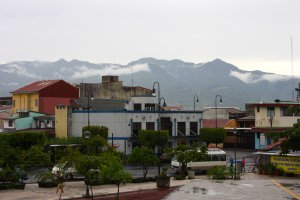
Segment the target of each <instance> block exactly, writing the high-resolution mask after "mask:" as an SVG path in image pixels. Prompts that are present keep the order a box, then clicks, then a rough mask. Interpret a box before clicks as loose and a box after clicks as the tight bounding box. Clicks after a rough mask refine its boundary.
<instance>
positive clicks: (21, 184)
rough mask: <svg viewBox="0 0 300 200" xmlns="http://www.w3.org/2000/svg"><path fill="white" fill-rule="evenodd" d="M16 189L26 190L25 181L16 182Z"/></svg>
mask: <svg viewBox="0 0 300 200" xmlns="http://www.w3.org/2000/svg"><path fill="white" fill-rule="evenodd" d="M14 185H15V189H19V190H24V188H25V185H26V184H25V183H15V184H14Z"/></svg>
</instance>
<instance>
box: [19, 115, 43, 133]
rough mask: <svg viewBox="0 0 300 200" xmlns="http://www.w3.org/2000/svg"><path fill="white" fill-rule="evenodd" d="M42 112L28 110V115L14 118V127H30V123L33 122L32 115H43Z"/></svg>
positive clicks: (21, 128) (20, 128)
mask: <svg viewBox="0 0 300 200" xmlns="http://www.w3.org/2000/svg"><path fill="white" fill-rule="evenodd" d="M45 115H46V114H43V113H36V112H29V117H22V118H16V119H15V128H16V130H23V129H28V128H32V124H33V123H35V121H34V119H33V118H34V117H38V116H45Z"/></svg>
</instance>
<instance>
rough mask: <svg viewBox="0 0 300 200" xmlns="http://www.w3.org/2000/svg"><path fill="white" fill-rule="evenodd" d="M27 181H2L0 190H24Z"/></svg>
mask: <svg viewBox="0 0 300 200" xmlns="http://www.w3.org/2000/svg"><path fill="white" fill-rule="evenodd" d="M24 188H25V183H1V184H0V190H8V189H20V190H24Z"/></svg>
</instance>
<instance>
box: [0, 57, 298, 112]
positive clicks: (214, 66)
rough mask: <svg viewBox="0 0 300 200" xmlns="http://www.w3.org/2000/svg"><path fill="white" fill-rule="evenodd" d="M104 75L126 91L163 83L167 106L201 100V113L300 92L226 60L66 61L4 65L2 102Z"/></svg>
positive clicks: (287, 82) (0, 73)
mask: <svg viewBox="0 0 300 200" xmlns="http://www.w3.org/2000/svg"><path fill="white" fill-rule="evenodd" d="M103 75H119V76H120V78H119V80H121V81H123V82H124V85H129V86H131V85H132V77H133V84H134V85H138V86H143V87H147V88H152V86H153V83H154V82H155V81H158V82H159V83H160V91H161V96H162V97H165V99H166V101H167V104H173V105H174V104H183V105H184V106H185V107H186V108H192V106H193V99H194V95H198V97H199V103H197V104H196V107H197V108H200V107H204V106H214V103H215V96H216V95H217V94H219V95H221V96H222V98H223V104H222V105H219V106H239V107H241V108H243V107H244V104H245V102H252V101H266V100H274V99H276V98H279V99H284V100H291V99H292V88H295V87H297V83H298V82H300V79H295V80H294V83H295V85H294V86H292V82H291V79H290V77H289V76H284V75H277V74H272V73H265V72H262V71H244V70H241V69H239V68H237V67H235V66H234V65H232V64H229V63H226V62H224V61H222V60H220V59H215V60H213V61H211V62H207V63H198V64H195V63H189V62H184V61H181V60H158V59H155V58H142V59H139V60H136V61H133V62H131V63H129V64H127V65H119V64H109V63H102V64H93V63H89V62H85V61H79V60H72V61H70V62H68V61H66V60H64V59H61V60H58V61H56V62H40V61H34V62H26V61H24V62H12V63H7V64H2V65H0V80H1V81H0V96H8V95H10V94H9V92H10V91H13V90H15V89H17V88H19V87H21V86H23V85H25V84H28V83H30V82H33V81H36V80H42V79H64V80H66V81H68V82H71V83H79V82H82V81H83V82H100V81H101V76H103Z"/></svg>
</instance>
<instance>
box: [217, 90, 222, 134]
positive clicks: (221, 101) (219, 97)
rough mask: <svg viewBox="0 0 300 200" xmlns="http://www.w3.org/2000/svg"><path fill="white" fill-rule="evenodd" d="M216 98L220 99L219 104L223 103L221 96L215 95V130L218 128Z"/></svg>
mask: <svg viewBox="0 0 300 200" xmlns="http://www.w3.org/2000/svg"><path fill="white" fill-rule="evenodd" d="M218 97H219V98H220V103H222V102H223V101H222V97H221V95H216V97H215V110H216V111H215V113H216V128H218V113H217V99H218Z"/></svg>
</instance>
